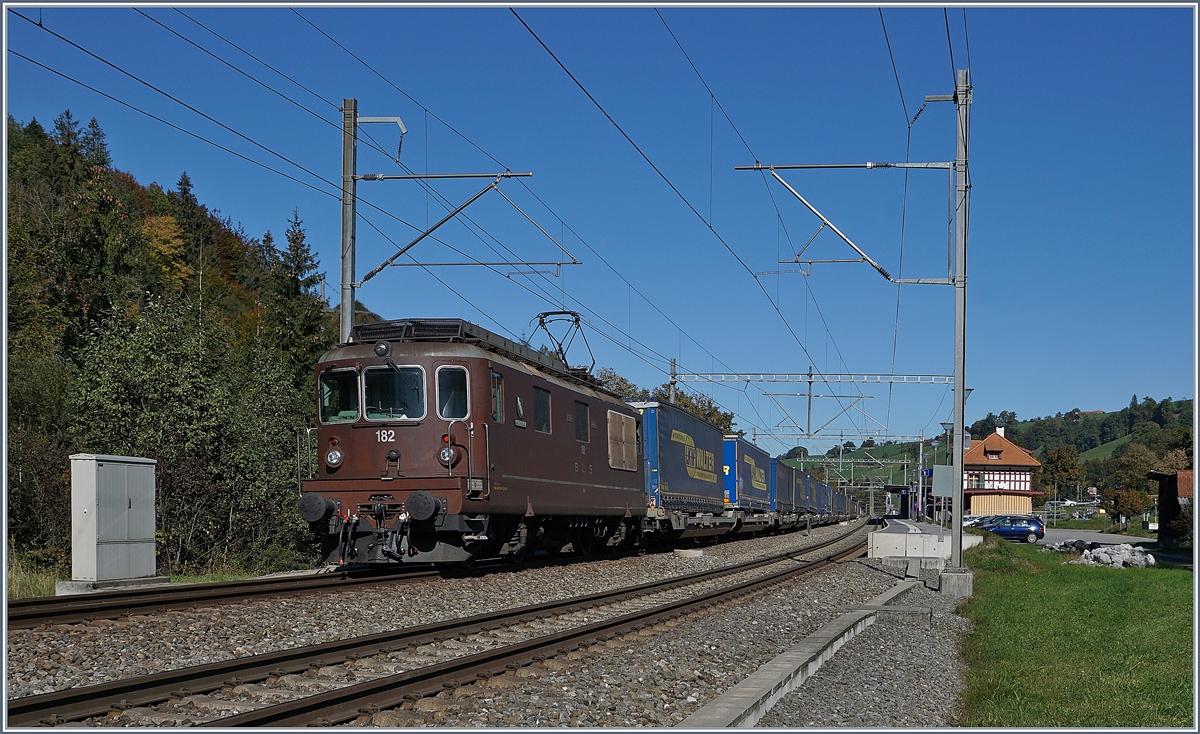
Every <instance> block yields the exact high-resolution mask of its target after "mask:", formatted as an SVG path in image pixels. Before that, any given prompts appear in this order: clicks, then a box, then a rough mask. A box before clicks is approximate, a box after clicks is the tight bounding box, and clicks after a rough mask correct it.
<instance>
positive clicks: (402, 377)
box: [363, 365, 425, 420]
mask: <svg viewBox="0 0 1200 734" xmlns="http://www.w3.org/2000/svg"><path fill="white" fill-rule="evenodd" d="M363 384H364V388H365V391H366V404H365V406H364V412H366V414H367V420H418V419H420V418H424V417H425V372H424V371H423V370H422V369H421V368H420V367H396V368H393V367H392V366H391V365H388V366H387V367H370V368H368V369H367V370H366V371H365V372H364V373H363Z"/></svg>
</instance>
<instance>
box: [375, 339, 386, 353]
mask: <svg viewBox="0 0 1200 734" xmlns="http://www.w3.org/2000/svg"><path fill="white" fill-rule="evenodd" d="M387 353H388V343H387V342H386V341H378V342H375V354H376V355H377V356H380V357H386V356H387Z"/></svg>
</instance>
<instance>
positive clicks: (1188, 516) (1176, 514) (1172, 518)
mask: <svg viewBox="0 0 1200 734" xmlns="http://www.w3.org/2000/svg"><path fill="white" fill-rule="evenodd" d="M1146 478H1147V479H1153V480H1154V481H1156V482H1158V542H1159V543H1161V544H1163V545H1174V544H1176V543H1179V542H1182V541H1185V540H1191V539H1192V523H1193V520H1192V512H1191V511H1192V494H1193V485H1192V470H1191V469H1185V470H1183V471H1177V472H1170V473H1165V472H1157V471H1152V472H1150V473H1149V474H1147V475H1146Z"/></svg>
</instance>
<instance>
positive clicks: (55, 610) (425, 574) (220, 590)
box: [8, 569, 439, 629]
mask: <svg viewBox="0 0 1200 734" xmlns="http://www.w3.org/2000/svg"><path fill="white" fill-rule="evenodd" d="M438 575H439V573H438V572H437V571H433V570H429V569H418V570H408V569H406V570H404V571H402V572H397V571H395V570H390V569H389V570H387V571H374V570H364V571H334V572H331V573H321V574H313V575H306V576H285V577H273V578H262V579H249V580H246V581H233V582H218V583H208V584H183V585H178V586H175V587H173V588H168V589H164V588H161V587H148V588H140V589H122V590H119V591H103V592H97V593H95V594H77V595H71V596H53V597H34V598H30V599H14V600H11V601H9V602H8V628H9V629H31V628H33V627H38V626H41V625H43V624H74V623H77V622H85V621H91V620H95V619H114V618H117V617H121V616H125V615H128V614H145V613H150V612H159V611H166V610H170V609H186V608H188V607H194V606H210V605H213V604H222V603H231V602H240V601H245V600H249V599H256V598H264V597H275V596H288V595H295V594H305V593H315V592H321V591H337V590H340V589H348V588H353V587H356V586H363V585H371V584H385V583H413V582H416V581H424V580H427V579H429V578H434V577H437V576H438Z"/></svg>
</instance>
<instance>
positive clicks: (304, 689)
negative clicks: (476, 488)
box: [8, 529, 861, 726]
mask: <svg viewBox="0 0 1200 734" xmlns="http://www.w3.org/2000/svg"><path fill="white" fill-rule="evenodd" d="M856 530H857V529H856ZM849 536H850V534H848V535H845V536H841V537H840V538H836V539H834V540H831V541H828V542H826V543H822V544H819V545H816V546H813V547H810V548H806V549H803V550H800V551H793V552H791V553H787V554H780V555H778V556H774V557H771V558H765V559H760V560H757V561H752V562H748V563H743V564H738V565H735V566H730V567H726V568H722V569H717V570H713V571H707V572H703V573H699V574H693V575H690V576H683V577H676V578H672V579H668V580H665V581H656V582H650V583H645V584H640V585H637V586H632V587H626V588H622V589H618V590H614V591H610V592H603V593H598V594H591V595H588V596H583V597H575V598H570V599H563V600H559V601H555V602H548V603H544V604H537V605H531V606H527V607H522V608H519V609H515V610H505V611H500V612H494V613H488V614H481V615H476V616H473V617H469V618H465V619H454V620H448V621H444V622H435V623H431V624H425V625H420V626H417V627H409V628H405V629H400V630H395V631H392V632H385V633H379V634H375V635H369V636H366V637H359V638H352V639H347V640H339V641H334V642H329V643H324V644H321V645H316V646H312V647H305V648H297V649H293V650H282V651H277V652H272V653H266V654H262V655H255V656H247V657H242V658H237V659H234V660H229V661H222V662H219V663H212V664H208V665H202V666H194V667H189V668H183V669H178V670H173V671H167V672H164V673H159V674H155V675H149V676H142V677H138V678H130V679H125V680H120V681H112V682H109V683H104V684H100V685H96V686H88V687H84V688H75V689H68V690H65V691H58V692H55V693H50V694H44V695H39V696H29V697H25V698H20V699H14V700H11V701H9V702H8V723H9V724H10V725H13V726H30V725H36V724H39V723H44V724H51V725H59V724H65V723H68V722H77V721H81V720H89V719H90V722H89V723H100V724H103V723H106V722H107V723H112V724H117V725H120V724H121V723H128V722H129V721H130V720H131V719H135V720H139V721H142V722H144V723H152V724H157V725H171V724H181V723H191V724H211V725H216V726H295V725H298V724H302V723H314V722H317V721H318V720H323V721H324V722H325V723H341V722H344V721H349V720H351V719H354V718H355V717H357V716H359V715H360V714H359V709H366V710H378V709H386V708H392V707H395V706H397V705H399V704H400V703H402V702H403V701H404V700H405V696H408V697H409V698H410V699H412V698H414V697H415V698H420V697H422V696H427V695H429V694H430V693H436V692H437V691H440V690H442V688H443V686H446V687H450V686H459V685H462V684H463V683H464V682H467V683H468V684H469V683H470V682H471V681H474V680H476V679H480V678H483V677H487V676H491V675H494V674H496V673H503V672H504V671H505V670H507V669H509V668H511V667H513V666H518V667H519V666H520V665H525V664H528V663H529V662H531V661H533V660H534V659H536V658H542V657H546V658H548V657H554V656H555V655H558V654H562V653H564V652H566V653H569V652H570V651H571V650H573V649H576V648H578V647H580V646H586V645H589V644H592V643H594V642H595V641H597V640H602V639H608V638H609V637H612V636H614V635H620V634H624V633H626V632H628V631H630V630H633V629H637V628H641V627H644V626H646V625H653V624H657V623H658V622H659V621H661V619H663V618H666V617H669V616H672V615H674V616H678V615H679V614H685V613H687V612H689V611H694V610H695V609H697V608H699V607H701V606H704V605H709V606H711V605H712V604H715V603H719V602H721V601H724V600H725V599H727V598H730V597H732V596H737V595H742V594H745V593H749V592H750V591H752V590H757V588H760V587H761V586H763V585H767V584H771V583H777V582H778V581H781V580H783V579H785V578H789V577H791V576H792V575H794V574H796V573H800V572H803V571H812V570H815V569H816V568H818V567H820V566H821V565H824V564H827V563H830V562H832V560H833V557H834V556H838V555H841V554H844V553H845V552H846V551H844V550H843V551H838V552H836V553H833V554H831V555H830V556H827V557H824V558H821V559H818V560H816V561H811V562H807V563H803V564H800V563H798V562H796V561H795V560H794V559H795V558H796V557H797V556H807V555H810V554H812V553H814V552H815V551H818V550H820V549H823V548H828V547H829V546H830V545H833V544H835V543H839V542H840V543H843V545H844V542H845V541H846V539H847V538H848V537H849ZM859 552H861V546H859V545H856V546H855V548H854V549H852V550H851V551H850V553H851V554H853V555H857V554H858V553H859ZM776 564H784V566H785V567H784V568H778V569H772V568H771V567H772V566H774V565H776ZM764 571H765V573H764ZM729 577H734V580H735V581H736V582H737V583H735V584H734V585H733V586H729V585H728V583H727V582H728V580H729ZM722 581H724V582H725V583H722ZM309 671H311V672H309ZM214 692H216V693H217V695H215V696H213V695H208V694H212V693H214ZM364 697H365V698H364ZM367 699H369V700H367ZM364 701H365V703H364ZM281 707H282V708H281ZM122 712H125V713H124V714H122ZM230 714H232V716H231V715H230Z"/></svg>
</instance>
